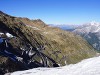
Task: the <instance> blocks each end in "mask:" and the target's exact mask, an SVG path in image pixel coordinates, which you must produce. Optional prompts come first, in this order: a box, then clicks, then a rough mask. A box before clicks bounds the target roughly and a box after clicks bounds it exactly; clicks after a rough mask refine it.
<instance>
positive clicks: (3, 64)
mask: <svg viewBox="0 0 100 75" xmlns="http://www.w3.org/2000/svg"><path fill="white" fill-rule="evenodd" d="M33 15H34V14H33ZM95 33H96V34H95V35H97V34H98V33H97V31H96V32H95ZM0 37H1V38H0V43H1V45H0V73H1V74H0V75H2V74H4V73H8V72H14V71H19V70H26V69H31V68H36V67H58V65H59V66H64V65H66V64H75V63H77V62H79V61H81V60H83V59H86V58H90V57H93V56H95V55H96V52H95V50H94V48H93V47H92V46H90V45H89V44H88V42H87V41H86V40H84V39H83V38H82V37H80V36H79V35H75V34H73V33H71V32H68V31H63V30H61V29H59V28H56V27H50V26H48V25H47V24H45V23H44V22H43V21H42V20H40V19H37V20H30V19H28V18H22V17H14V16H10V15H8V14H5V13H3V12H2V11H0ZM57 64H58V65H57Z"/></svg>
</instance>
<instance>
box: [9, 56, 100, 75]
mask: <svg viewBox="0 0 100 75" xmlns="http://www.w3.org/2000/svg"><path fill="white" fill-rule="evenodd" d="M11 75H100V56H99V57H94V58H90V59H85V60H83V61H81V62H79V63H77V64H71V65H66V66H64V67H58V68H34V69H30V70H26V71H17V72H14V73H12V74H11Z"/></svg>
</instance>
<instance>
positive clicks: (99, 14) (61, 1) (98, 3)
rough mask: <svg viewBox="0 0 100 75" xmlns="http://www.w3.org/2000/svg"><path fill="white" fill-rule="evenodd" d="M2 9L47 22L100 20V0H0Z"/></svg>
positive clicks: (68, 22) (70, 22)
mask: <svg viewBox="0 0 100 75" xmlns="http://www.w3.org/2000/svg"><path fill="white" fill-rule="evenodd" d="M0 10H1V11H3V12H5V13H8V14H10V15H13V16H21V17H28V18H30V19H38V18H39V19H42V20H43V21H44V22H45V23H47V24H82V23H86V22H90V21H94V20H95V21H99V22H100V0H0Z"/></svg>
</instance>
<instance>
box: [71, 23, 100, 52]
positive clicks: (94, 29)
mask: <svg viewBox="0 0 100 75" xmlns="http://www.w3.org/2000/svg"><path fill="white" fill-rule="evenodd" d="M73 32H74V33H75V34H79V35H81V36H82V37H83V38H85V39H86V40H87V41H88V42H89V43H90V44H91V45H92V46H93V47H94V48H95V49H97V50H100V23H99V22H95V21H93V22H90V23H86V24H83V25H82V26H79V27H77V28H75V30H74V31H73Z"/></svg>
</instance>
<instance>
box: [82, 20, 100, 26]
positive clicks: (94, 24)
mask: <svg viewBox="0 0 100 75" xmlns="http://www.w3.org/2000/svg"><path fill="white" fill-rule="evenodd" d="M84 25H91V26H100V22H96V21H91V22H90V23H86V24H84Z"/></svg>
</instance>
